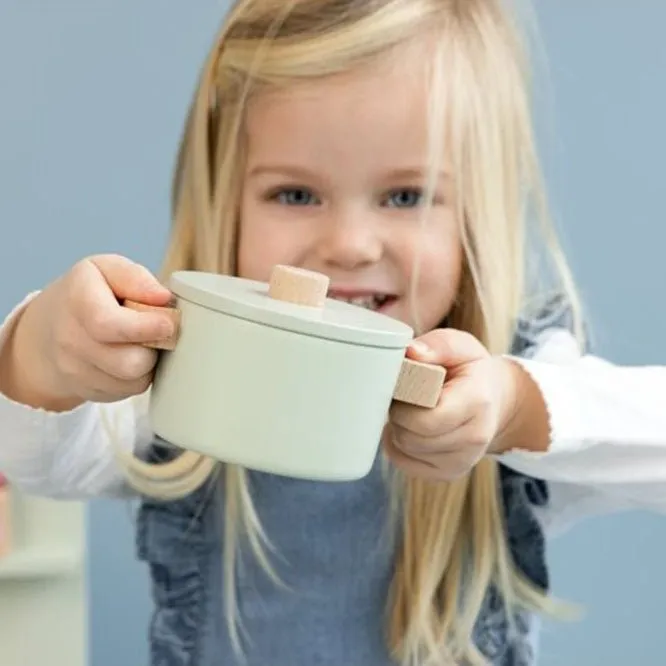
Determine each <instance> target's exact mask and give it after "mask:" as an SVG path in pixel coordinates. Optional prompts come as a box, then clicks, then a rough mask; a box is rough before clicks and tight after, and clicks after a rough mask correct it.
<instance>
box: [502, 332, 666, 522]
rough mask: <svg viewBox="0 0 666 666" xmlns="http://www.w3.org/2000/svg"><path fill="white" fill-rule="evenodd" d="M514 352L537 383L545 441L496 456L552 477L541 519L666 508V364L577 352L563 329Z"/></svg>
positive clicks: (535, 474)
mask: <svg viewBox="0 0 666 666" xmlns="http://www.w3.org/2000/svg"><path fill="white" fill-rule="evenodd" d="M515 360H516V361H518V362H519V363H520V364H521V365H522V367H523V368H525V369H526V370H527V372H528V373H529V374H530V375H531V377H532V378H533V379H534V381H535V382H536V384H537V385H538V387H539V389H540V391H541V394H542V397H543V400H544V402H545V404H546V407H547V409H548V413H549V418H550V443H549V446H548V449H547V450H546V451H543V452H530V451H509V452H505V453H503V454H499V455H497V459H498V460H499V462H501V463H503V464H504V465H506V466H508V467H511V468H513V469H515V470H517V471H519V472H522V473H524V474H527V475H529V476H532V477H535V478H540V479H544V480H546V481H548V482H550V483H549V486H550V488H551V501H550V502H549V504H548V506H547V507H546V509H545V510H544V515H543V520H544V522H545V523H546V524H547V525H548V526H550V527H552V528H553V529H557V528H558V527H560V526H563V525H566V524H569V523H571V522H572V520H574V519H575V520H578V519H580V518H581V517H584V516H586V515H593V514H600V513H609V512H612V511H617V510H622V509H632V508H633V509H636V508H638V509H640V508H643V509H648V510H654V511H659V512H664V513H666V367H663V366H645V367H620V366H616V365H613V364H611V363H609V362H608V361H604V360H602V359H600V358H598V357H594V356H589V355H585V356H581V355H580V354H579V352H578V345H577V344H576V342H575V340H574V338H573V337H572V335H571V334H570V333H569V332H568V331H566V330H565V329H549V330H546V331H544V332H543V333H542V334H541V336H540V339H539V341H538V345H537V346H536V351H535V354H534V355H533V356H532V357H531V358H529V359H521V358H517V359H515Z"/></svg>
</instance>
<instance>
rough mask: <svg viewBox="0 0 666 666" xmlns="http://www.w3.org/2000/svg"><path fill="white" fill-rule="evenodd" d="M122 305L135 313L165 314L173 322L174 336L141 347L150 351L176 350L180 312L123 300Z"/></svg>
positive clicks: (175, 309)
mask: <svg viewBox="0 0 666 666" xmlns="http://www.w3.org/2000/svg"><path fill="white" fill-rule="evenodd" d="M123 305H124V306H125V307H126V308H130V310H136V311H137V312H161V313H163V314H166V315H167V316H168V317H169V318H170V319H171V321H172V322H173V325H174V334H173V335H172V336H171V337H169V338H167V339H165V340H154V341H152V342H144V343H143V346H144V347H150V348H151V349H163V350H165V351H173V350H174V349H175V348H176V343H177V342H178V332H179V329H180V310H178V309H177V308H172V307H170V306H168V305H165V306H159V305H146V304H145V303H137V302H136V301H130V300H125V301H124V302H123Z"/></svg>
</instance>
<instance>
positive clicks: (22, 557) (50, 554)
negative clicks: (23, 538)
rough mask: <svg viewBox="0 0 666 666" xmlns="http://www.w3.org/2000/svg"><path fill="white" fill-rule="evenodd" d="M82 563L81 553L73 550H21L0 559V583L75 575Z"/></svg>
mask: <svg viewBox="0 0 666 666" xmlns="http://www.w3.org/2000/svg"><path fill="white" fill-rule="evenodd" d="M82 563H83V553H81V552H80V551H77V550H74V549H70V550H67V549H65V548H60V549H52V548H48V549H47V548H46V547H44V546H33V547H31V548H23V549H21V550H18V551H15V552H13V553H11V554H10V555H8V556H6V557H3V558H0V581H2V580H6V579H17V578H23V579H25V578H46V577H51V576H66V575H70V574H72V573H76V572H77V571H78V569H79V568H80V567H81V565H82Z"/></svg>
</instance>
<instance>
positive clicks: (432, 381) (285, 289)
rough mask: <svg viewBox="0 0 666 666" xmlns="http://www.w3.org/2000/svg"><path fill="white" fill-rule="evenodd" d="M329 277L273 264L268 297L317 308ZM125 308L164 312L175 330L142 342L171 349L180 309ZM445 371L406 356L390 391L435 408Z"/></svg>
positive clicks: (133, 305)
mask: <svg viewBox="0 0 666 666" xmlns="http://www.w3.org/2000/svg"><path fill="white" fill-rule="evenodd" d="M328 286H329V279H328V277H327V276H325V275H322V274H321V273H315V272H314V271H308V270H304V269H301V268H294V267H292V266H281V265H279V266H275V268H274V269H273V272H272V274H271V278H270V282H269V287H268V293H269V296H271V298H275V299H277V300H281V301H287V302H289V303H296V304H297V305H305V306H308V307H315V308H320V307H323V306H324V303H325V301H326V294H327V292H328ZM124 305H125V307H128V308H131V309H132V310H137V311H139V312H150V311H153V312H164V313H167V314H168V315H169V316H170V317H171V318H172V320H173V322H174V327H175V329H176V333H174V335H173V336H171V337H170V338H169V339H167V340H156V341H154V342H147V343H144V345H145V346H146V347H151V348H153V349H163V350H167V351H172V350H173V349H175V347H176V343H177V341H178V329H179V328H180V319H181V315H180V310H178V309H176V308H173V307H169V306H164V307H160V306H155V305H145V304H144V303H137V302H136V301H129V300H126V301H125V303H124ZM445 377H446V371H445V370H444V368H442V367H440V366H438V365H429V364H427V363H420V362H418V361H413V360H411V359H408V358H406V359H405V360H404V361H403V363H402V368H401V369H400V374H399V376H398V381H397V383H396V387H395V390H394V392H393V398H394V400H398V401H400V402H405V403H408V404H411V405H417V406H419V407H434V406H435V405H436V404H437V401H438V400H439V394H440V392H441V390H442V386H443V384H444V379H445Z"/></svg>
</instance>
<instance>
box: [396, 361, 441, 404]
mask: <svg viewBox="0 0 666 666" xmlns="http://www.w3.org/2000/svg"><path fill="white" fill-rule="evenodd" d="M445 379H446V370H445V369H444V368H442V367H441V366H439V365H431V364H429V363H422V362H420V361H414V360H412V359H411V358H406V359H405V360H404V361H403V362H402V367H401V368H400V374H399V375H398V381H397V383H396V387H395V390H394V391H393V399H394V400H398V401H399V402H406V403H408V404H410V405H416V406H418V407H434V406H435V405H436V404H437V402H438V401H439V395H440V393H441V392H442V387H443V386H444V380H445Z"/></svg>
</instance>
